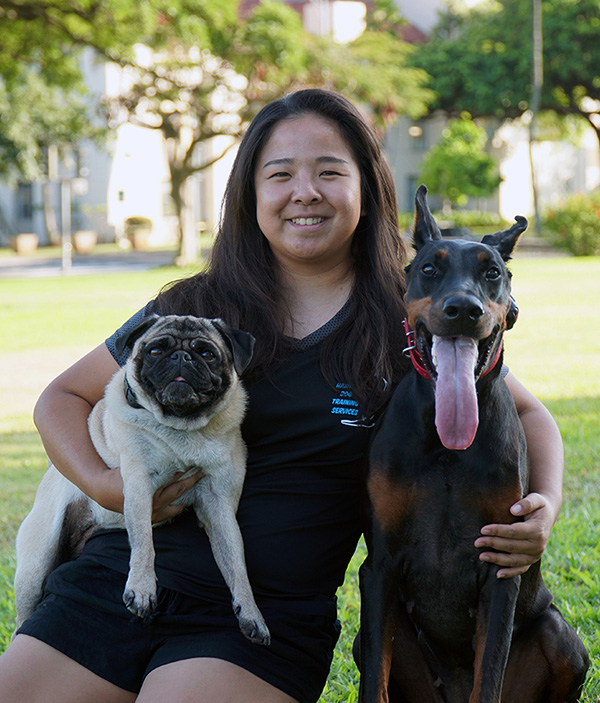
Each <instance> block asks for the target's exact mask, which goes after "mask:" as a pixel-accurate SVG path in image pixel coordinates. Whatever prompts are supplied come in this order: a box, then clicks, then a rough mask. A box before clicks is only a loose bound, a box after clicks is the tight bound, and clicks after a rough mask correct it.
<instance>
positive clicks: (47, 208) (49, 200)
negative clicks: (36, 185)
mask: <svg viewBox="0 0 600 703" xmlns="http://www.w3.org/2000/svg"><path fill="white" fill-rule="evenodd" d="M52 186H53V184H52V183H50V182H49V181H46V182H45V183H44V185H43V187H42V189H43V199H44V222H45V224H46V232H47V233H48V240H49V242H50V244H53V245H54V246H58V245H59V244H60V230H59V229H58V221H57V219H56V209H55V207H54V199H53V197H52V196H53V195H54V189H53V187H52Z"/></svg>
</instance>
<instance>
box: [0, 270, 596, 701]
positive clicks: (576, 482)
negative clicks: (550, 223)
mask: <svg viewBox="0 0 600 703" xmlns="http://www.w3.org/2000/svg"><path fill="white" fill-rule="evenodd" d="M511 269H512V271H513V273H514V283H513V289H514V294H515V297H516V299H517V302H518V304H519V306H520V308H521V314H520V317H519V320H518V322H517V324H516V326H515V328H514V330H512V331H511V332H510V333H509V334H508V335H507V344H506V347H507V350H506V362H507V364H508V365H509V367H510V368H511V370H512V371H513V372H514V373H515V375H516V376H517V377H518V378H519V379H520V380H522V381H523V382H524V383H525V385H526V386H527V387H528V388H529V389H530V390H532V391H533V392H534V393H535V394H536V395H537V396H538V397H540V398H541V399H542V400H544V402H546V404H547V405H548V407H549V408H550V410H551V411H552V413H553V414H554V416H555V418H556V420H557V422H558V423H559V426H560V428H561V431H562V434H563V439H564V442H565V455H566V470H565V500H564V506H563V510H562V513H561V516H560V518H559V521H558V523H557V524H556V526H555V528H554V531H553V533H552V538H551V541H550V545H549V548H548V550H547V552H546V554H545V556H544V574H545V579H546V581H547V583H548V585H549V587H550V588H551V590H552V592H553V593H554V596H555V600H556V602H557V604H558V606H559V607H560V608H561V609H562V611H563V613H564V615H565V616H566V617H567V619H568V620H569V622H571V623H572V624H573V625H574V626H575V627H576V628H577V630H578V631H579V633H580V636H581V637H582V639H583V640H584V642H585V644H586V646H587V648H588V651H589V652H590V655H591V657H592V661H593V664H592V668H591V670H590V674H589V676H588V681H587V684H586V690H585V695H584V697H583V701H584V703H597V701H598V698H599V696H600V665H599V663H598V662H600V644H599V632H600V538H599V536H600V502H599V500H598V496H599V495H600V456H599V454H600V329H599V326H598V320H599V319H600V314H599V313H600V302H598V301H600V259H598V258H586V259H574V258H567V257H559V258H537V259H536V258H517V259H516V260H515V261H513V262H512V264H511ZM180 275H181V273H180V272H179V271H178V270H177V269H158V270H154V271H149V272H133V273H127V274H112V275H106V276H88V277H72V278H68V277H67V278H52V279H32V280H14V279H11V280H7V279H5V280H2V279H0V329H2V335H0V393H1V394H2V402H1V403H0V456H1V459H0V492H1V495H2V510H1V511H0V648H3V647H4V646H6V644H7V643H8V640H9V637H10V633H11V631H12V622H13V618H14V607H13V602H12V597H13V593H12V577H13V572H14V553H13V540H14V535H15V532H16V529H17V527H18V525H19V523H20V521H21V519H22V518H23V516H24V515H25V514H26V512H27V510H28V509H29V507H30V505H31V502H32V500H33V495H34V492H35V488H36V486H37V483H38V481H39V479H40V477H41V476H42V474H43V472H44V470H45V465H46V459H45V454H44V452H43V448H42V446H41V443H40V440H39V438H38V436H37V434H36V433H35V430H34V427H33V424H32V421H31V410H32V408H33V405H34V402H35V398H36V396H37V394H38V393H39V392H40V391H41V389H42V388H43V386H44V385H45V384H46V383H47V382H48V381H49V380H51V378H52V377H53V375H54V374H56V373H58V372H59V371H60V370H61V369H62V368H64V366H66V365H67V364H68V363H70V361H71V360H74V359H76V358H77V357H78V356H80V355H81V354H83V353H85V351H86V350H88V349H91V348H93V347H94V346H96V345H97V344H99V343H100V342H102V340H104V339H105V337H106V336H107V335H108V334H110V333H111V332H112V331H113V330H114V329H115V328H116V327H118V326H119V325H120V324H121V322H122V321H123V320H124V319H126V318H127V317H128V316H129V315H130V314H131V313H132V312H134V311H135V310H137V309H138V308H139V307H141V306H142V305H143V304H144V303H145V302H146V301H147V300H149V299H150V298H151V297H152V296H153V295H154V294H155V293H156V291H157V290H158V289H159V288H160V287H161V285H163V284H164V283H165V282H167V281H169V280H171V279H172V278H174V277H178V276H180ZM363 559H364V546H363V545H362V544H361V545H360V546H359V549H358V551H357V554H356V555H355V556H354V559H353V560H352V563H351V565H350V568H349V570H348V573H347V576H346V581H345V583H344V586H343V587H342V588H341V589H340V591H339V594H338V596H339V605H340V608H339V610H340V620H341V621H342V625H343V630H342V636H341V638H340V642H339V644H338V646H337V648H336V651H335V655H334V662H333V666H332V670H331V674H330V676H329V679H328V682H327V688H326V690H325V691H324V693H323V696H322V697H321V701H320V703H352V702H353V701H356V700H357V699H358V675H357V672H356V668H355V666H354V663H353V660H352V654H351V649H352V641H353V638H354V635H355V634H356V631H357V629H358V613H359V597H358V577H357V570H358V567H359V565H360V563H361V562H362V560H363Z"/></svg>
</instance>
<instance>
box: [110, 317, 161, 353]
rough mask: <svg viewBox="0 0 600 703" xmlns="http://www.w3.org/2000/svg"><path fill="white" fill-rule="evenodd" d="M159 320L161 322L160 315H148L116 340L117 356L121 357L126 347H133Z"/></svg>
mask: <svg viewBox="0 0 600 703" xmlns="http://www.w3.org/2000/svg"><path fill="white" fill-rule="evenodd" d="M157 320H160V316H159V315H147V316H146V317H144V318H143V319H142V320H140V321H139V322H138V323H137V324H135V325H134V326H133V327H131V328H130V329H128V330H125V331H124V332H123V333H122V334H120V335H119V336H118V337H117V338H116V339H115V354H116V355H117V356H121V354H122V353H123V352H124V351H125V347H133V345H134V344H135V342H136V340H137V339H139V338H140V337H141V336H142V335H143V334H144V332H146V330H149V329H150V328H151V327H152V325H153V324H154V323H155V322H156V321H157Z"/></svg>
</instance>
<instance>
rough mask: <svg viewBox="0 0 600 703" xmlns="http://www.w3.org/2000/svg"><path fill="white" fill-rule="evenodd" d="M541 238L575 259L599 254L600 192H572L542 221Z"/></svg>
mask: <svg viewBox="0 0 600 703" xmlns="http://www.w3.org/2000/svg"><path fill="white" fill-rule="evenodd" d="M543 225H544V226H543V231H544V236H546V237H548V239H550V240H551V241H552V243H553V244H555V245H556V246H558V247H561V248H562V249H567V250H568V251H570V252H571V253H572V254H575V256H594V255H596V254H600V191H596V192H595V193H588V194H586V193H575V194H574V195H571V196H569V197H567V198H565V200H564V201H563V202H562V203H561V204H560V205H559V206H557V207H554V208H551V209H550V210H548V211H547V212H546V214H545V217H544V220H543Z"/></svg>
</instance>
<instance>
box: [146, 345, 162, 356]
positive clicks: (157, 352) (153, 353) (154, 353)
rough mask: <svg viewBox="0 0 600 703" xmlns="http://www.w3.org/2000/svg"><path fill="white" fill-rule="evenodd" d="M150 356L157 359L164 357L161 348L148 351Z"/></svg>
mask: <svg viewBox="0 0 600 703" xmlns="http://www.w3.org/2000/svg"><path fill="white" fill-rule="evenodd" d="M148 354H150V356H153V357H154V358H157V357H159V356H161V355H162V349H161V348H160V347H150V349H148Z"/></svg>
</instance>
